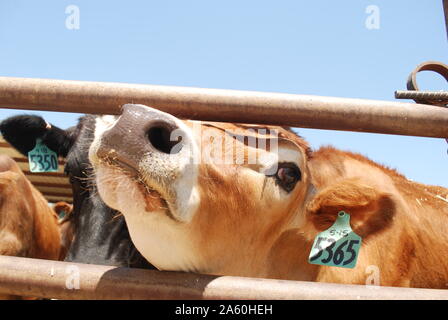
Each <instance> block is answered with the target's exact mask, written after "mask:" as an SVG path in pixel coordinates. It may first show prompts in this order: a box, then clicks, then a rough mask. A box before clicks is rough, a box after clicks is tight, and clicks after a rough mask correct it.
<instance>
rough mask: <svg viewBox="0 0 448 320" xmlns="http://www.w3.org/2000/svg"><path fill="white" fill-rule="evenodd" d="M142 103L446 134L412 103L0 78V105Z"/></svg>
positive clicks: (84, 107) (111, 107)
mask: <svg viewBox="0 0 448 320" xmlns="http://www.w3.org/2000/svg"><path fill="white" fill-rule="evenodd" d="M125 103H141V104H146V105H149V106H152V107H154V108H157V109H160V110H163V111H166V112H168V113H171V114H173V115H175V116H177V117H180V118H189V119H198V120H210V121H223V122H242V123H259V124H273V125H286V126H294V127H305V128H316V129H333V130H345V131H359V132H372V133H385V134H399V135H410V136H423V137H439V138H448V125H447V124H448V110H446V109H445V108H440V107H435V106H428V105H422V104H414V103H403V102H388V101H377V100H364V99H350V98H334V97H321V96H311V95H294V94H281V93H266V92H252V91H237V90H221V89H199V88H185V87H169V86H154V85H141V84H126V83H105V82H84V81H68V80H49V79H28V78H8V77H0V107H2V108H16V109H30V110H46V111H59V112H78V113H96V114H119V113H120V106H121V105H123V104H125Z"/></svg>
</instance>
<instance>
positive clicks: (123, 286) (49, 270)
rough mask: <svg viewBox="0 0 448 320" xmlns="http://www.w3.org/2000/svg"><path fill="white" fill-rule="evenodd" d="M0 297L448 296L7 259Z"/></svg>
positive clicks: (0, 263)
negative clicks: (3, 295)
mask: <svg viewBox="0 0 448 320" xmlns="http://www.w3.org/2000/svg"><path fill="white" fill-rule="evenodd" d="M78 275H79V277H78ZM0 293H3V294H12V295H21V296H34V297H42V298H57V299H108V300H109V299H236V300H239V299H245V300H246V299H247V300H258V299H263V300H275V299H289V300H291V299H309V300H320V299H332V300H344V299H362V300H378V299H380V300H390V299H399V300H412V299H418V300H425V299H427V300H448V290H435V289H409V288H392V287H368V286H360V285H340V284H329V283H314V282H304V281H285V280H267V279H254V278H243V277H228V276H226V277H218V276H210V275H199V274H193V273H180V272H159V271H154V270H143V269H129V268H115V267H109V266H98V265H89V264H79V263H69V262H60V261H49V260H38V259H30V258H18V257H7V256H0Z"/></svg>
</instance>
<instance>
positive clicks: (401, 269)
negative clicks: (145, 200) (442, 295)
mask: <svg viewBox="0 0 448 320" xmlns="http://www.w3.org/2000/svg"><path fill="white" fill-rule="evenodd" d="M221 126H222V127H224V128H228V127H229V126H231V125H224V124H222V125H221ZM280 137H284V138H285V139H287V140H289V141H291V142H292V143H293V144H294V145H295V146H296V147H297V148H299V149H301V150H302V152H303V154H305V155H306V157H305V158H306V159H307V164H306V168H307V170H309V172H307V170H305V172H304V173H303V175H304V176H303V177H302V178H303V180H302V181H303V182H302V183H303V184H305V185H302V186H301V187H298V188H296V190H295V191H294V192H295V194H294V197H292V200H291V202H290V203H288V204H286V205H285V206H283V207H282V208H281V209H280V208H276V210H277V211H278V212H271V213H269V209H267V208H264V207H259V202H258V199H257V195H256V193H254V192H253V190H252V189H251V187H250V182H248V181H244V180H241V179H242V178H240V177H239V174H238V170H239V169H238V167H235V166H233V167H232V166H230V167H229V166H227V167H225V166H221V167H219V166H216V165H202V169H201V178H200V182H199V184H200V185H201V186H203V187H201V191H202V195H201V198H202V199H207V200H206V201H203V202H202V203H201V207H200V209H199V214H198V215H197V216H196V218H195V219H197V222H193V223H192V226H193V228H194V230H195V231H193V232H194V233H195V232H201V233H202V236H201V239H202V242H200V243H198V247H200V250H201V251H202V252H203V254H204V256H205V257H208V258H209V259H210V260H209V261H210V270H211V272H212V273H213V272H216V273H220V274H229V275H245V276H255V277H270V278H279V279H297V280H310V281H323V282H336V283H350V284H365V283H366V281H367V279H368V276H369V273H368V270H369V266H376V267H378V269H379V270H380V283H381V285H388V286H411V287H427V288H448V262H447V261H446V258H445V257H447V256H448V234H447V232H446V231H447V228H446V225H447V222H448V203H447V202H446V201H443V200H442V199H440V198H438V197H437V195H439V196H442V197H443V198H445V197H446V196H447V194H448V190H447V189H445V188H442V187H433V186H425V185H423V184H419V183H414V182H411V181H409V180H407V179H406V178H405V177H404V176H403V175H401V174H399V173H398V172H396V171H395V170H392V169H389V168H387V167H384V166H381V165H379V164H377V163H375V162H373V161H371V160H369V159H367V158H366V157H364V156H362V155H359V154H354V153H350V152H343V151H340V150H337V149H335V148H332V147H324V148H321V149H319V150H318V151H316V152H313V153H311V152H310V150H309V148H308V145H307V144H306V142H304V141H303V140H302V139H301V138H300V137H297V136H296V135H294V134H293V133H291V132H289V131H286V130H284V131H283V130H281V131H280ZM311 186H313V187H314V188H315V189H316V190H317V192H316V194H315V195H314V196H312V197H311V198H310V199H307V194H308V191H309V189H310V188H311ZM217 194H222V195H225V196H223V197H222V198H218V197H216V195H217ZM341 210H344V211H346V212H348V213H350V214H351V225H352V228H353V230H354V231H355V232H356V233H357V234H358V235H360V236H361V237H362V238H363V245H362V248H361V252H360V256H359V259H358V263H357V266H356V267H355V268H354V269H343V268H336V267H323V266H317V265H311V264H309V263H308V255H309V252H310V249H311V246H312V242H313V240H314V238H315V236H316V235H317V234H318V233H319V232H321V231H323V230H325V229H327V228H329V227H330V226H331V225H332V224H333V222H334V221H335V219H336V217H337V214H338V212H339V211H341ZM296 215H304V216H305V222H304V224H303V225H302V226H300V227H294V226H293V223H292V221H294V216H296ZM223 217H225V218H223ZM242 235H244V236H242ZM252 244H255V246H256V247H257V250H254V249H253V248H254V246H253V245H252ZM223 252H225V253H227V254H229V256H231V255H232V253H231V252H235V258H234V259H233V260H231V261H228V260H224V259H223V258H222V256H223ZM265 252H268V254H267V258H266V255H265V254H264V253H265ZM236 253H238V254H236ZM224 255H225V254H224ZM238 257H239V258H238Z"/></svg>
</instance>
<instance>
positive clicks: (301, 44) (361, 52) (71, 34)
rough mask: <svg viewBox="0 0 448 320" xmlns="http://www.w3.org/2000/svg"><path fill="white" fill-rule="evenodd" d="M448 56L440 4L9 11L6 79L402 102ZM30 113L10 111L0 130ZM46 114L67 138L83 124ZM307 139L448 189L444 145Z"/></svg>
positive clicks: (0, 45) (110, 5) (174, 4)
mask: <svg viewBox="0 0 448 320" xmlns="http://www.w3.org/2000/svg"><path fill="white" fill-rule="evenodd" d="M69 5H75V6H77V7H78V8H79V11H80V20H79V21H80V28H79V29H78V30H70V29H68V28H66V19H67V17H68V14H66V13H65V10H66V7H67V6H69ZM369 5H376V6H377V7H378V9H379V14H380V15H379V17H380V20H379V21H380V26H379V29H372V30H369V29H368V28H366V26H365V22H366V19H367V18H368V17H369V14H368V13H366V8H367V7H368V6H369ZM447 49H448V47H447V36H446V33H445V26H444V17H443V10H442V1H441V0H440V1H427V0H395V1H390V0H378V1H363V0H346V1H342V2H340V1H330V0H326V1H324V0H316V1H299V0H291V1H281V0H280V1H272V0H271V1H262V0H254V1H234V0H227V1H210V0H208V1H196V0H189V1H132V0H127V1H99V0H96V1H91V0H90V1H87V0H86V1H76V0H71V1H63V0H59V1H51V0H41V1H20V0H2V1H1V2H0V70H1V73H0V75H1V76H13V77H32V78H54V79H68V80H90V81H113V82H129V83H146V84H159V85H178V86H194V87H204V88H222V89H238V90H257V91H271V92H286V93H295V94H313V95H322V96H337V97H353V98H366V99H379V100H391V101H393V100H394V91H395V90H397V89H405V82H406V78H407V76H408V74H409V73H410V72H411V71H412V70H413V69H414V68H415V66H416V65H418V64H419V63H421V62H424V61H427V60H438V61H442V62H445V63H446V62H447V59H446V58H447V53H448V51H447ZM418 80H419V84H420V87H421V88H422V89H427V90H430V89H431V90H442V89H444V90H446V89H447V88H446V87H447V85H446V82H444V81H442V78H441V77H439V76H437V75H434V74H431V73H428V72H427V73H423V74H421V75H420V76H419V78H418ZM23 112H24V111H16V110H5V109H0V119H3V118H5V117H7V116H10V115H12V114H17V113H23ZM28 113H29V112H28ZM35 113H37V112H35ZM40 113H41V114H43V115H44V116H45V117H46V119H48V120H49V121H50V122H52V123H54V124H55V125H58V126H60V127H63V128H66V127H69V126H71V125H73V124H74V123H75V122H76V119H77V118H78V117H79V115H77V114H71V113H55V112H40ZM286 116H287V115H285V117H286ZM299 133H300V134H301V135H302V136H304V137H305V138H306V139H307V140H308V141H309V142H310V143H311V145H312V146H313V148H318V147H319V146H320V145H326V144H332V145H334V146H336V147H338V148H341V149H345V150H351V151H355V152H360V153H362V154H365V155H367V156H368V157H370V158H371V159H373V160H375V161H378V162H380V163H382V164H386V165H388V166H390V167H392V168H396V169H398V170H399V171H400V172H402V173H404V174H405V175H407V176H408V178H410V179H412V180H416V181H419V182H423V183H428V184H437V185H442V186H448V179H447V178H448V170H446V169H447V166H448V155H447V151H446V150H447V148H448V145H447V143H446V142H445V141H444V140H442V139H432V138H418V137H405V136H391V135H381V134H366V133H351V132H341V131H329V130H313V129H299Z"/></svg>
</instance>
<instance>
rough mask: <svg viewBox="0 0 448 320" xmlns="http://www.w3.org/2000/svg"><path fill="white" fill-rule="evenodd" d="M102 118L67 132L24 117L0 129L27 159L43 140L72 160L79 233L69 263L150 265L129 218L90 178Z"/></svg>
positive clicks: (68, 167) (74, 219)
mask: <svg viewBox="0 0 448 320" xmlns="http://www.w3.org/2000/svg"><path fill="white" fill-rule="evenodd" d="M96 118H97V117H95V116H84V117H82V118H81V119H80V120H79V122H78V125H77V126H76V127H72V128H69V129H67V130H62V129H60V128H58V127H56V126H54V125H51V124H49V123H47V122H46V121H45V120H44V119H43V118H42V117H39V116H35V115H20V116H14V117H10V118H8V119H5V120H3V121H2V122H1V123H0V131H1V133H2V135H3V137H4V138H5V140H7V141H8V142H9V143H10V144H11V145H12V146H13V147H14V148H16V149H17V150H18V151H20V152H21V153H22V154H24V155H25V156H26V155H27V154H28V152H29V151H31V150H32V149H33V148H34V146H35V144H36V139H38V138H39V139H41V140H42V141H43V143H44V144H46V145H47V146H48V147H49V148H50V149H52V150H53V151H55V152H57V153H58V155H59V156H61V157H63V158H65V159H66V166H65V172H66V173H67V175H68V176H69V177H70V182H71V184H72V188H73V197H74V198H73V214H72V215H71V224H72V227H73V229H74V230H73V233H74V235H73V241H72V243H71V245H70V249H69V251H68V253H67V255H66V257H65V260H66V261H74V262H83V263H95V264H106V265H116V266H134V267H150V266H149V265H148V264H147V262H146V261H145V259H143V257H141V255H140V254H139V253H138V251H137V250H136V249H135V247H134V245H133V243H132V242H131V240H130V237H129V232H128V229H127V226H126V224H125V221H124V219H123V217H122V216H121V215H120V213H119V212H117V211H115V210H113V209H111V208H109V207H108V206H107V205H106V204H105V203H104V202H103V201H102V200H101V198H100V197H99V196H98V195H97V191H96V188H95V184H94V182H93V181H91V180H89V179H88V176H89V172H90V171H91V165H90V163H89V160H88V150H89V146H90V144H91V142H92V140H93V132H94V130H95V125H96Z"/></svg>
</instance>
